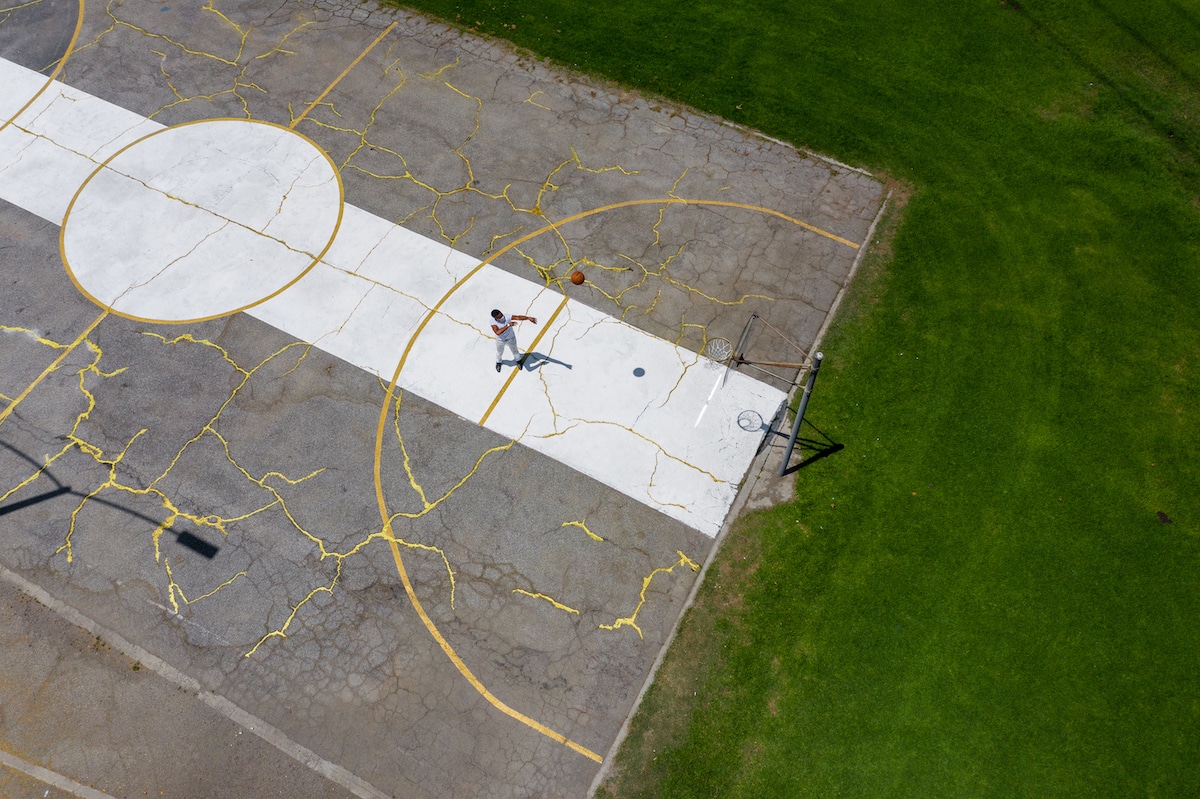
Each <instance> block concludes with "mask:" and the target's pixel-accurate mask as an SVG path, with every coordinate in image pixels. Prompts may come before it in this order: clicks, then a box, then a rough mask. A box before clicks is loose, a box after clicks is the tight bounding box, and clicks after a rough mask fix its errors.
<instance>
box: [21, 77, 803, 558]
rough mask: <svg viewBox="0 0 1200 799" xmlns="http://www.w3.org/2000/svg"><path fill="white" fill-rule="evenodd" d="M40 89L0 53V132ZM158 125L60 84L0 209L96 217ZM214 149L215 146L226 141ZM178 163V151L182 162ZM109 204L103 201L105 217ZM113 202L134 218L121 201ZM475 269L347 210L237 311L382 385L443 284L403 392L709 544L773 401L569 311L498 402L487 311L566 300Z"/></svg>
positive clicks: (209, 247) (159, 228)
mask: <svg viewBox="0 0 1200 799" xmlns="http://www.w3.org/2000/svg"><path fill="white" fill-rule="evenodd" d="M44 84H45V78H44V77H43V76H41V75H38V74H37V73H34V72H31V71H29V70H27V69H25V68H23V67H20V66H18V65H16V64H12V63H11V62H7V61H4V60H3V59H0V85H4V86H5V87H6V91H5V93H4V97H2V98H0V120H7V119H9V118H11V116H12V115H13V114H16V113H17V111H19V110H20V108H21V107H22V105H23V104H24V103H25V102H27V101H28V99H29V97H32V96H33V95H34V94H35V93H36V92H37V90H38V89H39V88H40V87H41V86H43V85H44ZM205 124H206V123H197V125H196V127H197V128H201V127H202V126H204V125H205ZM248 124H249V123H248ZM213 128H214V129H216V126H213ZM159 130H162V126H161V125H158V123H155V122H152V121H150V120H147V119H144V118H143V117H141V116H139V115H137V114H134V113H132V112H130V111H126V110H124V109H121V108H119V107H117V106H114V105H112V104H111V103H108V102H106V101H104V100H101V99H99V98H96V97H92V96H90V95H87V94H85V93H83V92H80V91H78V90H75V89H73V88H71V87H69V86H66V85H64V84H61V83H58V82H55V83H54V84H53V85H52V86H51V88H50V89H48V90H47V91H46V92H45V93H44V94H43V95H42V96H41V97H39V98H38V100H37V101H36V102H35V103H34V104H33V105H31V106H30V108H29V109H28V110H26V111H25V112H24V113H22V114H21V117H20V119H17V120H15V121H14V122H13V124H10V125H8V126H7V127H6V128H4V129H3V130H2V131H0V198H3V199H5V200H7V201H9V202H11V203H13V204H14V205H17V206H20V207H22V208H24V209H26V210H28V211H30V212H31V213H34V214H37V215H38V216H40V217H42V218H43V219H46V220H48V221H50V222H53V223H55V224H63V221H64V215H65V214H66V212H67V209H68V207H69V206H70V204H71V202H72V198H74V197H75V196H76V193H77V192H79V190H80V187H81V186H83V185H84V184H85V183H89V191H91V192H92V194H93V195H95V196H92V197H90V202H92V203H94V204H96V205H98V206H103V205H104V195H103V193H102V192H103V191H104V189H103V186H104V185H107V183H106V181H95V182H94V183H92V182H89V177H90V176H91V175H92V174H93V173H94V172H95V171H96V169H97V168H98V167H99V165H100V164H101V163H103V162H104V161H105V160H106V159H108V158H109V157H111V156H112V155H113V154H114V153H117V152H118V151H119V150H121V149H122V148H123V147H126V146H127V145H130V144H132V143H134V142H138V141H139V140H141V139H143V138H145V137H147V136H149V135H150V134H152V133H155V132H156V131H159ZM212 135H214V136H217V135H223V134H217V133H214V134H212ZM152 138H158V137H152ZM158 140H159V141H165V139H158ZM211 143H212V144H213V145H214V146H213V148H212V149H214V150H219V149H221V146H222V144H223V143H222V142H221V141H214V142H211ZM139 146H140V144H133V147H131V148H130V150H128V151H126V152H125V153H123V154H122V155H121V159H122V160H124V161H130V160H136V156H137V155H138V152H137V148H138V147H139ZM161 157H163V156H161V154H160V155H157V156H156V158H161ZM185 161H186V159H185V158H184V157H182V156H180V158H179V159H178V165H182V164H184V162H185ZM172 168H174V167H172ZM180 168H182V167H180ZM187 168H197V169H204V168H205V167H204V165H203V164H201V165H196V164H190V165H188V167H187ZM268 171H269V170H268ZM92 187H96V188H95V189H94V190H93V188H92ZM146 190H147V191H148V192H153V191H154V190H155V189H154V188H153V187H149V188H147V189H146ZM97 192H100V194H96V193H97ZM163 196H166V195H163ZM121 199H122V200H125V198H121ZM159 199H161V198H159ZM218 199H219V198H218ZM117 200H118V198H116V197H114V198H113V204H114V205H116V204H117ZM216 201H217V200H214V203H215V202H216ZM170 205H171V204H170V203H164V202H159V201H157V200H156V202H154V203H151V204H147V206H146V208H147V209H149V208H150V207H153V209H154V210H153V211H152V213H153V216H152V217H150V216H147V218H146V223H145V225H144V226H143V228H142V232H143V233H144V234H145V235H147V236H157V237H159V238H161V239H164V240H168V239H170V238H171V237H172V236H173V235H175V234H176V231H177V230H179V229H180V228H181V227H182V226H181V225H180V224H178V223H177V222H176V220H174V219H173V218H172V217H171V214H172V213H173V211H172V210H171V209H170ZM176 205H182V203H176ZM124 207H126V208H129V209H130V210H128V211H127V212H128V213H131V214H132V213H138V211H137V210H136V209H134V208H130V205H129V203H128V202H127V201H125V204H124ZM191 207H193V208H194V204H191ZM207 210H209V211H211V212H212V213H213V214H216V213H218V211H217V210H216V209H214V208H208V209H207ZM330 210H331V209H328V208H325V209H323V211H322V212H321V214H320V218H321V219H322V220H324V219H328V214H329V213H330ZM146 213H147V214H150V213H151V211H150V210H147V211H146ZM313 213H314V214H317V212H316V211H315V210H314V211H313ZM66 224H67V230H66V231H65V232H64V240H74V238H75V237H79V240H81V241H88V240H89V237H91V239H90V240H96V239H97V238H100V237H102V236H103V235H104V233H105V231H104V230H103V229H99V230H98V229H96V228H95V226H94V225H95V223H91V224H92V225H93V227H92V228H90V229H86V230H77V229H73V226H84V225H88V224H89V222H88V221H85V220H82V219H81V220H76V219H75V218H74V214H72V216H71V217H69V218H68V219H67V221H66ZM231 227H232V226H231ZM239 229H241V228H239ZM68 233H69V234H70V235H67V234H68ZM206 235H207V237H206V238H205V239H204V248H205V251H206V252H207V253H208V254H209V256H210V257H212V258H213V259H214V262H217V261H221V262H232V263H238V262H239V247H237V246H234V244H235V242H237V241H242V240H244V237H243V239H235V238H234V239H228V240H227V239H225V238H224V235H225V234H224V233H223V232H214V233H211V234H206ZM168 243H169V242H168ZM163 250H164V252H166V251H169V250H170V248H169V247H164V248H163ZM317 255H319V253H314V254H313V257H314V258H315V257H316V256H317ZM479 263H480V262H479V260H478V259H476V258H473V257H471V256H469V255H466V254H463V253H461V252H456V251H454V250H452V249H451V248H449V247H446V246H445V245H443V244H441V243H440V242H437V241H433V240H431V239H427V238H425V237H423V236H420V235H418V234H416V233H413V232H412V231H410V230H407V229H405V228H402V227H399V226H397V225H395V224H392V223H391V222H388V221H387V220H384V219H381V218H379V217H376V216H373V215H372V214H369V213H367V212H365V211H363V210H361V209H358V208H355V207H353V206H350V205H346V206H345V207H344V209H342V218H341V225H340V227H339V228H338V230H337V234H336V236H335V237H334V239H333V242H332V244H331V245H330V246H329V249H328V250H327V251H326V252H325V253H324V254H323V255H322V256H321V257H320V260H319V261H318V262H317V263H316V265H315V266H314V267H313V268H312V269H311V271H309V272H308V273H307V274H305V275H304V276H303V277H302V278H301V279H300V280H299V281H297V282H296V283H295V284H293V285H291V286H290V287H289V288H287V289H286V291H283V292H282V293H280V294H278V295H276V296H275V297H273V298H271V299H269V300H267V301H266V302H264V303H262V304H260V305H257V306H254V307H252V308H249V309H248V310H247V311H246V313H249V314H250V315H251V316H254V317H255V318H257V319H260V320H262V321H264V322H267V323H268V324H271V325H273V326H275V327H277V328H278V329H280V330H282V331H284V332H286V333H288V334H289V335H292V336H295V337H296V338H299V339H302V340H304V341H307V342H310V343H312V344H315V345H316V346H318V347H320V348H321V349H323V350H325V351H327V352H329V353H331V354H333V355H336V356H338V357H340V358H342V359H344V360H346V361H348V362H350V363H352V364H354V365H356V366H359V367H360V368H362V369H365V370H367V371H368V372H371V373H373V374H375V375H378V376H380V377H381V378H383V379H384V380H385V381H387V380H390V379H391V376H392V373H393V371H394V370H395V368H396V364H397V362H398V360H399V358H400V355H401V353H403V352H404V350H405V347H406V346H407V345H408V343H409V341H410V340H411V339H412V336H413V334H414V332H415V331H416V329H417V327H418V325H420V323H421V321H422V319H423V318H424V317H425V316H426V315H427V314H428V312H429V310H430V309H431V308H433V307H434V306H435V305H438V304H439V303H442V300H443V298H446V297H447V295H448V294H450V292H451V291H452V290H454V291H453V294H452V296H449V298H448V299H446V300H445V302H444V303H442V304H441V306H440V308H439V310H438V312H437V314H436V315H435V316H434V318H433V319H431V320H430V322H429V323H428V324H427V325H426V326H425V328H424V330H423V332H422V333H421V335H420V337H419V338H418V339H417V341H416V342H415V345H414V346H413V349H412V352H411V354H410V355H409V357H408V360H407V361H406V364H405V367H404V370H403V371H402V372H401V374H400V382H399V385H400V387H401V388H402V389H404V390H405V391H411V392H412V393H414V394H416V395H418V396H420V397H423V398H424V399H427V400H429V401H431V402H434V403H436V404H438V405H440V406H442V407H444V408H446V409H448V410H450V411H452V412H454V413H456V414H458V415H459V416H462V417H463V418H464V419H467V420H470V421H472V422H476V423H478V422H480V420H481V419H485V417H486V421H485V423H484V426H485V427H487V428H488V429H490V430H493V431H495V432H496V433H498V434H499V435H501V436H503V437H505V438H517V439H519V440H520V442H521V443H522V444H524V445H526V446H528V447H530V448H532V449H534V450H536V451H538V452H541V453H543V454H545V455H548V456H549V457H551V458H554V459H555V460H557V461H559V462H561V463H563V464H564V465H566V466H568V467H570V468H572V469H574V470H576V471H578V472H581V473H583V474H586V475H588V476H590V477H592V478H595V479H596V480H599V481H600V482H602V483H604V484H606V485H608V486H611V487H612V488H614V489H617V490H618V491H621V492H622V493H624V494H625V495H627V496H629V497H631V498H633V499H635V500H637V501H639V502H642V503H644V504H646V505H647V506H649V507H651V508H654V509H656V510H659V511H661V512H662V513H665V514H666V515H668V516H670V517H672V518H674V519H677V520H679V521H680V522H682V523H684V524H686V525H688V526H689V527H692V528H695V529H697V530H699V531H701V532H703V533H704V534H706V535H708V536H715V535H716V533H717V532H718V531H719V530H720V528H721V525H722V524H723V522H724V520H725V517H726V515H727V514H728V513H729V509H730V507H731V505H732V503H733V501H734V499H735V497H736V494H737V490H738V487H739V484H740V482H741V479H742V478H743V477H744V476H745V473H746V470H747V469H748V468H749V465H750V463H751V461H752V460H753V458H754V455H755V452H756V450H757V447H758V445H759V443H760V441H761V438H762V432H761V431H759V430H754V431H745V430H743V429H742V428H740V427H739V426H738V424H737V417H738V415H739V414H740V413H742V412H743V411H746V410H753V411H756V412H757V413H758V414H759V415H760V416H761V417H762V418H764V419H771V418H774V416H775V413H776V411H777V410H778V409H779V407H780V405H781V403H782V402H783V401H784V399H785V394H784V393H783V392H781V391H779V390H778V389H775V388H773V387H771V386H768V385H766V384H764V383H762V382H760V381H758V380H755V379H753V378H750V377H748V376H746V375H744V374H741V373H739V372H731V373H730V374H729V375H728V379H727V380H726V381H725V383H724V385H721V386H720V387H719V388H718V389H716V390H714V388H713V387H714V385H715V384H716V378H717V377H718V376H719V374H720V370H721V369H722V368H723V367H720V366H719V365H717V364H715V363H713V362H712V361H710V360H708V359H707V358H703V357H701V356H699V355H697V354H696V353H694V352H691V351H689V350H686V349H683V348H681V347H677V346H675V345H673V344H671V343H670V342H667V341H664V340H662V339H659V338H657V337H655V336H652V335H650V334H648V333H646V332H644V331H642V330H639V329H637V328H635V327H633V326H631V325H628V324H625V323H624V322H622V321H620V320H618V319H616V318H614V317H612V316H609V315H607V314H604V313H601V312H600V311H597V310H595V309H593V308H591V307H590V306H587V305H585V304H583V303H581V302H576V301H574V300H569V301H568V302H567V303H566V306H565V307H564V308H563V310H562V311H561V312H560V313H559V314H558V317H557V318H556V320H555V321H554V324H553V325H552V326H551V327H550V328H549V329H547V330H545V331H544V334H543V337H542V339H541V341H540V343H539V345H538V347H537V348H536V350H537V352H539V353H541V354H542V355H544V356H546V357H547V358H549V359H550V360H547V361H543V362H540V366H539V367H538V368H536V369H533V370H529V371H525V372H523V373H522V374H519V375H517V377H516V379H515V380H513V381H512V383H511V385H510V386H509V387H508V389H507V390H506V391H504V393H503V396H502V397H500V398H499V401H498V402H497V397H498V395H499V394H500V392H501V390H502V387H503V386H504V381H505V380H506V379H507V377H508V373H507V369H506V371H505V372H504V373H502V374H497V373H496V372H495V370H494V368H493V363H494V360H495V348H494V342H493V340H492V335H491V332H490V330H489V329H488V326H487V319H488V312H489V311H490V310H491V309H492V308H500V309H502V310H504V311H505V312H507V313H510V314H512V313H516V314H523V315H528V316H534V317H537V318H538V320H539V322H542V323H543V324H544V323H545V322H546V321H547V320H548V319H549V318H550V316H551V315H552V314H553V313H554V311H555V310H556V309H557V308H558V306H559V304H560V303H561V302H562V295H561V294H560V293H558V292H556V291H554V290H551V289H547V288H546V287H545V286H543V285H540V284H538V283H534V282H531V281H528V280H525V279H523V278H520V277H516V276H514V275H512V274H509V273H508V272H505V271H504V270H502V269H499V268H495V267H492V266H490V265H488V266H484V267H483V268H482V269H479V271H478V272H477V273H476V274H474V275H473V276H472V277H470V279H469V280H466V282H465V283H463V284H462V285H461V286H459V287H458V288H457V289H456V290H455V287H456V286H457V284H458V283H459V282H460V281H462V279H463V278H464V276H466V275H467V274H468V273H470V272H471V271H472V270H474V269H475V268H476V267H477V266H478V265H479ZM164 271H166V265H165V264H164ZM223 275H224V277H223V279H222V280H218V279H216V278H212V279H211V280H210V281H209V282H210V284H215V285H217V286H218V287H221V288H222V289H228V290H229V291H230V292H231V293H235V294H236V292H237V290H238V289H239V288H240V287H239V286H235V285H230V284H228V281H233V280H237V279H238V278H237V277H236V276H234V275H231V274H230V272H229V270H226V271H225V272H224V273H223ZM142 285H143V284H138V286H137V288H141V286H142ZM133 288H135V287H134V286H130V287H129V289H130V290H131V291H132V289H133ZM160 300H161V297H160ZM231 307H237V306H231ZM121 310H123V311H124V312H126V313H129V314H130V315H133V316H138V315H139V314H138V313H137V312H136V310H130V309H128V308H122V309H121ZM144 316H146V317H153V318H160V317H157V316H153V315H152V314H149V313H147V314H144ZM181 318H182V317H181ZM541 332H543V331H542V329H541V328H540V327H534V326H532V325H531V324H529V323H522V325H521V326H520V327H519V328H518V340H519V342H521V343H522V344H523V345H525V346H528V344H529V343H530V342H531V341H532V340H533V338H534V336H535V335H537V334H538V333H541ZM635 370H636V371H635ZM493 403H495V407H494V408H492V405H493ZM489 409H491V410H490V412H489Z"/></svg>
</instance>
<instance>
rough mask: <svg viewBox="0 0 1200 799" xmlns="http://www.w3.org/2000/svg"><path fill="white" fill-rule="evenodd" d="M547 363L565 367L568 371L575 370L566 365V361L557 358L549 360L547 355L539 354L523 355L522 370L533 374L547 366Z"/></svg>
mask: <svg viewBox="0 0 1200 799" xmlns="http://www.w3.org/2000/svg"><path fill="white" fill-rule="evenodd" d="M549 363H552V364H555V365H556V366H565V367H567V368H568V369H574V368H575V367H574V366H572V365H571V364H569V363H567V362H566V361H560V360H558V359H557V358H551V357H550V356H549V355H543V354H542V353H540V352H530V353H527V354H526V355H525V364H524V366H523V368H524V369H525V370H526V371H529V372H534V371H537V370H538V369H541V368H542V367H543V366H545V365H546V364H549Z"/></svg>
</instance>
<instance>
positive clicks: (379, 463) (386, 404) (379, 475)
mask: <svg viewBox="0 0 1200 799" xmlns="http://www.w3.org/2000/svg"><path fill="white" fill-rule="evenodd" d="M640 205H694V206H701V207H702V206H716V207H724V208H742V209H745V210H749V211H756V212H758V213H763V214H768V215H770V216H775V217H778V218H780V219H783V220H785V221H788V222H791V223H793V224H795V225H797V226H798V227H802V228H804V229H805V230H810V231H812V232H814V233H817V234H820V235H822V236H825V237H826V238H830V239H833V240H834V241H837V242H840V243H842V244H845V245H847V246H849V247H853V248H854V249H858V245H857V244H855V243H854V242H852V241H848V240H846V239H843V238H841V237H840V236H836V235H834V234H833V233H830V232H829V231H826V230H821V229H820V228H818V227H816V226H814V225H810V224H808V223H807V222H803V221H801V220H799V219H796V218H794V217H791V216H788V215H787V214H784V213H781V212H779V211H775V210H772V209H770V208H763V207H762V206H757V205H748V204H746V203H735V202H727V201H724V200H694V199H683V198H679V197H665V198H664V197H660V198H654V199H645V200H625V201H622V202H617V203H612V204H610V205H605V206H601V207H599V208H593V209H591V210H590V211H581V212H579V213H577V214H573V215H571V216H568V217H566V218H565V219H562V220H560V221H558V222H550V223H549V224H547V225H546V226H545V227H542V228H539V229H538V230H535V231H533V232H532V233H527V234H526V235H524V236H521V237H520V238H518V239H515V240H513V241H510V242H509V243H508V244H506V245H504V246H503V247H501V248H500V249H499V250H497V251H496V252H494V253H492V254H491V255H489V256H487V257H486V258H484V259H483V260H482V261H480V262H479V264H477V265H476V266H475V267H474V268H473V269H471V271H470V272H467V274H465V275H463V277H462V278H460V279H459V281H458V282H457V283H455V284H454V285H453V286H451V287H450V289H449V291H447V292H446V293H445V294H443V295H442V298H441V299H440V300H438V301H437V303H435V304H434V306H433V307H432V308H430V309H429V312H428V313H427V314H425V318H424V319H422V320H421V323H420V324H419V325H418V326H417V329H416V330H415V331H414V332H413V335H412V337H411V338H410V339H409V340H408V344H407V345H406V346H405V348H404V352H403V353H401V355H400V360H399V362H398V363H397V364H396V369H395V371H394V372H392V379H391V382H390V383H388V387H387V391H386V393H385V396H384V401H383V405H382V407H381V408H380V409H379V422H378V425H377V426H376V429H375V463H374V476H375V500H376V502H377V503H378V505H379V515H380V518H381V519H382V520H383V532H384V534H385V536H386V538H387V539H388V542H389V543H390V545H391V548H392V558H393V559H394V560H395V561H396V571H397V572H398V573H399V575H400V581H401V582H402V583H404V591H405V593H406V594H408V599H409V601H410V602H412V605H413V610H415V611H416V613H417V616H419V617H420V619H421V622H422V623H423V624H424V625H425V629H427V630H429V634H430V635H432V636H433V639H434V640H435V641H437V643H438V646H440V647H441V648H442V651H443V652H444V653H445V654H446V657H448V658H449V659H450V662H451V663H453V664H454V667H455V668H457V669H458V671H459V673H460V674H462V676H463V677H464V678H465V679H466V680H467V682H469V683H470V684H471V686H472V687H473V688H475V690H476V691H478V692H479V695H480V696H482V697H483V698H484V699H486V700H487V701H488V702H489V703H491V705H492V706H493V707H495V708H496V709H497V710H499V711H500V712H502V713H505V714H506V715H508V716H510V717H512V718H513V719H515V720H517V721H519V722H521V723H522V724H524V725H526V726H527V727H529V728H531V729H533V730H536V731H537V732H540V733H542V734H543V735H545V736H547V737H548V738H552V739H554V740H555V741H558V742H559V743H561V744H563V745H565V746H567V747H569V748H571V749H573V750H575V751H576V752H579V753H580V754H581V755H583V756H585V757H587V758H590V759H592V760H594V761H596V762H597V763H600V762H602V761H603V759H604V758H602V757H601V756H600V755H598V754H596V753H595V752H593V751H592V750H590V749H588V748H586V747H584V746H581V745H580V744H577V743H575V742H574V741H572V740H570V739H568V738H567V737H565V736H564V735H562V734H561V733H558V732H555V731H554V730H551V729H550V728H548V727H546V726H545V725H544V724H541V723H540V722H537V721H534V720H533V719H531V718H529V717H528V716H526V715H525V714H523V713H521V712H519V711H516V710H514V709H512V708H511V707H509V706H508V705H506V704H504V702H502V701H500V700H499V699H498V698H497V697H496V696H495V695H494V694H493V693H492V692H491V691H489V690H488V689H487V688H486V687H485V686H484V685H483V683H481V682H480V681H479V678H478V677H476V676H475V675H474V674H473V673H472V672H471V670H470V669H469V668H468V667H467V664H466V663H464V662H463V660H462V658H461V657H459V655H458V653H457V652H455V651H454V648H453V647H452V646H450V643H449V642H448V641H447V640H446V639H445V638H444V637H443V636H442V634H441V632H440V631H439V630H438V628H437V625H436V624H434V623H433V619H431V618H429V614H428V613H426V612H425V607H424V606H423V605H422V604H421V600H420V599H419V598H418V597H417V592H416V590H415V589H414V588H413V585H412V581H411V580H410V579H409V577H408V570H407V569H405V568H404V558H403V556H402V555H401V554H400V547H399V545H398V544H397V542H396V536H395V533H394V532H393V531H392V520H391V516H390V514H389V513H388V507H387V498H386V497H384V495H383V436H384V431H385V430H386V429H387V419H388V409H389V408H390V407H391V405H392V399H393V398H394V397H395V395H396V386H397V385H398V384H399V382H400V372H401V371H402V370H403V369H404V365H405V364H406V363H407V362H408V356H409V355H410V354H411V353H412V349H413V346H414V345H415V344H416V341H417V339H418V338H419V337H420V336H421V333H422V332H424V330H425V327H426V326H427V325H428V324H429V322H430V321H431V320H432V319H433V318H434V317H435V316H436V315H437V314H438V312H439V311H440V310H441V308H442V306H443V305H445V304H446V302H447V301H448V300H449V299H450V297H451V296H452V295H453V294H454V293H455V292H456V291H458V290H459V288H461V287H462V286H463V285H465V284H466V282H467V281H468V280H470V279H471V278H473V277H474V276H475V275H476V274H477V273H478V272H479V271H480V270H481V269H483V268H484V267H485V266H488V265H489V264H491V263H492V262H493V261H495V260H496V259H497V258H499V257H500V256H501V255H504V254H505V253H506V252H508V251H509V250H511V249H513V248H515V247H519V246H520V245H522V244H524V243H525V242H527V241H529V240H530V239H533V238H536V237H537V236H540V235H542V234H543V233H548V232H550V231H552V230H557V229H558V228H559V227H561V226H562V225H565V224H569V223H571V222H576V221H579V220H580V219H586V218H588V217H591V216H595V215H597V214H602V213H605V212H608V211H615V210H618V209H621V208H630V207H636V206H640ZM564 302H565V300H564ZM562 307H563V306H562V305H559V308H560V309H561V308H562ZM555 313H556V314H557V311H556V312H555ZM550 321H552V319H551V320H548V321H547V323H546V327H545V328H543V333H544V332H545V330H546V328H549V326H550ZM535 343H536V341H535ZM531 346H532V345H531ZM511 378H512V376H511V375H510V380H511ZM493 405H495V403H493ZM489 413H490V409H489ZM484 418H485V419H486V418H487V415H486V414H485V416H484Z"/></svg>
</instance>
